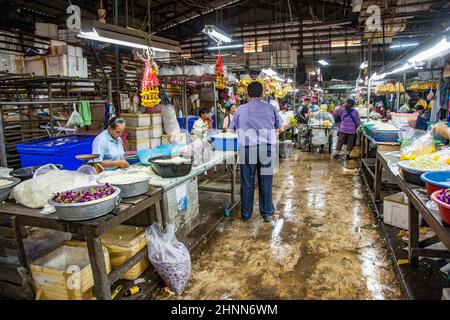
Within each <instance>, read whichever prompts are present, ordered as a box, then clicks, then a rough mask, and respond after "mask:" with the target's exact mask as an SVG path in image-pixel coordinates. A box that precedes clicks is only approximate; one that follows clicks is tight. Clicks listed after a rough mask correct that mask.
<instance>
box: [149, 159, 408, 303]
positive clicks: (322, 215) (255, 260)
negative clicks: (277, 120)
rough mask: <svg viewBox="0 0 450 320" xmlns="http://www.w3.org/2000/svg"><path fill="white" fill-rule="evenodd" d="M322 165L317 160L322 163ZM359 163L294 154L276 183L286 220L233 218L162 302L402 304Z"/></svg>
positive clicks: (278, 204)
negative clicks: (182, 286)
mask: <svg viewBox="0 0 450 320" xmlns="http://www.w3.org/2000/svg"><path fill="white" fill-rule="evenodd" d="M316 160H318V161H316ZM356 166H357V164H356V163H352V162H349V163H348V164H347V165H343V164H342V163H341V162H337V161H332V160H330V159H329V155H328V156H327V155H322V154H309V153H301V152H296V153H295V155H294V157H293V158H291V159H289V160H286V161H283V162H282V167H281V168H280V170H279V172H278V174H277V175H276V176H275V178H274V194H273V199H274V204H275V206H276V209H277V212H279V213H280V217H281V218H280V219H279V220H276V221H272V222H271V223H264V222H263V221H262V219H261V218H260V217H259V214H257V209H258V203H257V199H258V197H257V196H255V199H256V203H255V213H254V216H253V218H252V219H251V220H250V221H249V222H247V223H244V222H242V221H241V220H240V219H239V217H238V216H236V215H235V216H233V217H231V218H230V219H229V220H226V221H225V222H224V223H223V224H221V225H219V227H218V229H217V230H216V231H215V232H214V233H213V234H212V235H211V236H210V238H209V239H207V241H205V242H204V243H203V244H202V245H201V246H200V247H199V248H198V249H197V250H196V251H195V252H194V253H193V255H192V274H191V278H190V280H189V283H188V285H187V287H186V290H185V292H184V293H183V295H182V296H181V297H176V296H174V295H172V294H170V293H168V292H167V291H164V290H161V291H160V292H159V293H158V294H157V295H156V299H402V298H403V296H402V293H401V290H400V286H399V283H398V281H397V279H396V277H395V274H394V271H393V266H392V264H391V260H390V258H389V255H388V251H387V249H386V248H385V247H384V246H383V242H382V240H381V237H380V233H379V232H380V231H379V230H378V228H377V225H376V223H377V221H376V219H375V218H374V214H373V213H372V209H371V208H370V206H369V205H368V203H367V202H366V200H365V199H366V198H365V195H364V190H363V186H362V184H361V181H360V179H359V177H358V175H357V172H358V171H357V169H356Z"/></svg>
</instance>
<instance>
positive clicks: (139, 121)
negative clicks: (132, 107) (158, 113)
mask: <svg viewBox="0 0 450 320" xmlns="http://www.w3.org/2000/svg"><path fill="white" fill-rule="evenodd" d="M120 116H121V117H122V118H124V119H125V121H126V122H127V126H130V127H147V128H148V127H150V115H149V114H137V113H122V114H121V115H120Z"/></svg>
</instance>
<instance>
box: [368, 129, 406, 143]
mask: <svg viewBox="0 0 450 320" xmlns="http://www.w3.org/2000/svg"><path fill="white" fill-rule="evenodd" d="M398 131H399V130H373V129H369V136H371V137H372V138H373V139H374V140H375V141H377V142H397V141H398V139H399V136H398Z"/></svg>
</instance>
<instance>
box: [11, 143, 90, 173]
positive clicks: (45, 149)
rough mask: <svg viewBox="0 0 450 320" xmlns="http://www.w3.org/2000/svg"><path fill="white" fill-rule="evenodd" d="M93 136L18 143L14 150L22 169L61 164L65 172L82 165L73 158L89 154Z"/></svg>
mask: <svg viewBox="0 0 450 320" xmlns="http://www.w3.org/2000/svg"><path fill="white" fill-rule="evenodd" d="M94 139H95V136H81V135H73V136H64V137H58V138H48V139H43V140H38V141H32V142H25V143H19V144H17V145H16V150H17V152H18V153H19V156H20V161H21V163H22V167H30V166H36V165H43V164H49V163H53V164H62V165H63V166H64V169H66V170H77V169H78V168H79V167H80V166H81V165H82V164H83V162H82V161H79V160H77V159H76V158H75V156H77V155H80V154H91V153H92V143H93V142H94Z"/></svg>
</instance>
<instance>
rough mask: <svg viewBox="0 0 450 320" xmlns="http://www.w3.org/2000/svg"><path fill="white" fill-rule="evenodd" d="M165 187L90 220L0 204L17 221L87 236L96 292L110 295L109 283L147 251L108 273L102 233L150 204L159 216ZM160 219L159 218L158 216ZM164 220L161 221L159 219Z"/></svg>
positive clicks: (103, 296)
mask: <svg viewBox="0 0 450 320" xmlns="http://www.w3.org/2000/svg"><path fill="white" fill-rule="evenodd" d="M161 199H162V189H161V188H154V189H153V190H152V191H150V192H148V193H146V194H144V195H141V196H138V197H135V198H130V199H125V200H124V201H122V202H121V203H120V204H119V205H118V206H117V207H116V208H115V209H114V211H112V212H111V213H110V214H108V215H105V216H103V217H100V218H96V219H92V220H87V221H63V220H60V219H59V218H58V217H57V216H56V215H55V214H50V215H42V214H41V213H40V209H29V208H26V207H24V206H21V205H18V204H16V203H14V202H12V201H7V202H5V203H2V204H0V218H3V217H6V218H11V217H15V218H16V221H17V223H18V225H21V226H32V227H39V228H43V229H51V230H56V231H63V232H70V233H72V234H77V235H80V236H82V237H84V238H85V239H86V241H87V247H88V251H89V259H90V263H91V267H92V272H93V275H94V283H95V286H94V295H95V297H96V298H97V299H101V300H109V299H111V291H110V286H111V285H112V284H113V283H114V282H115V281H117V279H118V278H119V277H120V276H121V275H122V274H124V273H126V272H127V271H129V270H130V269H131V268H132V267H133V266H134V265H135V264H136V261H139V260H140V259H141V258H142V257H143V256H145V254H146V252H145V251H142V250H141V251H140V252H139V253H138V254H136V255H135V256H134V257H132V258H131V259H130V260H129V261H128V262H127V263H125V264H124V265H122V266H121V267H119V268H118V269H115V270H113V271H112V272H111V273H110V274H109V275H108V274H107V273H106V266H105V261H104V256H103V248H102V244H101V235H103V234H104V233H106V232H108V231H110V230H111V229H113V228H114V227H116V226H118V225H119V224H123V223H125V222H127V221H128V220H130V219H132V218H134V217H136V216H138V215H139V214H141V213H145V214H147V213H150V210H149V209H150V208H151V207H153V206H155V208H156V212H157V216H158V217H160V214H158V212H160V202H161ZM158 219H159V218H158ZM159 222H160V223H162V221H159Z"/></svg>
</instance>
